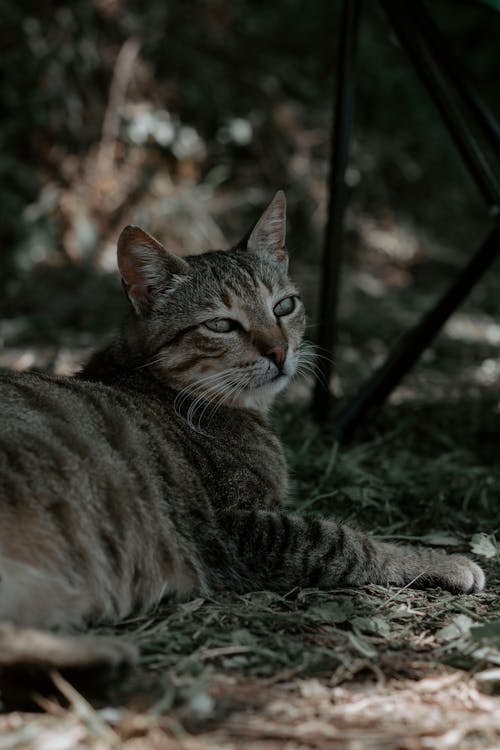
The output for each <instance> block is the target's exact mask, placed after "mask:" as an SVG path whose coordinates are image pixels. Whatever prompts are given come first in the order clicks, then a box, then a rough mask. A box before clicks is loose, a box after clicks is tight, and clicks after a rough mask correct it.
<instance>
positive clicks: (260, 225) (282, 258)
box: [240, 190, 288, 264]
mask: <svg viewBox="0 0 500 750" xmlns="http://www.w3.org/2000/svg"><path fill="white" fill-rule="evenodd" d="M285 240H286V198H285V193H284V192H283V190H278V192H277V193H276V195H275V196H274V198H273V199H272V201H271V203H270V204H269V205H268V207H267V208H266V210H265V211H264V213H263V214H262V216H261V217H260V219H259V220H258V222H257V224H256V225H255V226H254V228H253V229H252V231H251V232H250V234H249V235H248V237H247V239H246V248H247V250H249V251H250V252H251V253H259V254H263V253H266V254H271V255H272V256H274V258H275V259H276V260H277V261H278V262H279V263H280V264H281V263H283V264H288V253H287V251H286V247H285ZM243 242H244V241H243ZM240 246H243V244H241V245H240Z"/></svg>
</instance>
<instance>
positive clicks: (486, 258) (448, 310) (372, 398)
mask: <svg viewBox="0 0 500 750" xmlns="http://www.w3.org/2000/svg"><path fill="white" fill-rule="evenodd" d="M499 255H500V224H496V225H495V226H494V228H493V230H492V232H491V234H490V235H489V236H488V238H487V239H486V240H485V242H484V243H483V244H482V245H481V247H480V248H479V250H478V251H477V252H476V254H475V255H473V256H472V258H471V259H470V261H469V262H468V263H467V265H466V266H465V267H464V269H463V270H462V271H461V273H460V274H459V275H458V276H457V278H456V279H455V281H454V283H453V284H452V285H451V287H450V288H449V289H448V290H447V291H446V292H445V294H444V295H443V296H442V297H441V299H440V300H439V301H438V302H437V304H436V305H435V306H434V307H433V308H432V309H431V310H430V311H429V312H428V313H427V314H426V315H425V316H424V318H423V319H422V320H421V321H420V323H418V324H417V325H416V326H415V327H414V328H413V329H411V330H410V331H409V332H408V333H406V334H405V335H404V336H403V337H402V338H401V340H400V342H399V344H397V345H396V347H395V349H394V350H393V352H392V353H391V354H390V355H389V358H388V359H387V361H386V362H385V364H384V365H382V367H381V368H380V370H378V371H377V372H376V373H375V374H374V375H373V376H372V377H371V378H370V380H369V381H368V382H367V383H366V385H365V386H364V387H363V388H362V389H361V390H360V391H359V393H358V394H357V396H356V397H355V398H354V399H353V401H351V403H350V404H348V405H347V406H346V407H345V408H344V409H343V410H342V411H341V412H340V414H339V415H338V416H337V418H336V429H337V430H338V433H339V435H346V434H347V433H348V432H350V431H351V430H352V429H354V428H355V427H357V426H358V425H359V423H360V421H361V419H362V418H363V417H364V416H365V414H366V412H367V411H368V410H369V409H371V408H372V407H373V406H377V405H379V404H381V403H382V402H383V401H384V399H385V398H386V397H387V396H388V395H389V393H390V392H391V391H392V390H393V388H394V387H395V386H396V385H397V384H398V383H399V382H400V380H401V378H402V377H403V376H404V375H406V373H407V372H408V371H409V370H410V368H411V367H412V366H413V365H414V364H415V362H416V361H417V360H418V359H419V357H420V355H421V354H422V352H423V351H424V350H425V349H426V348H427V347H428V346H429V344H430V343H431V341H432V340H433V338H434V337H435V336H436V334H437V333H438V332H439V330H440V329H441V327H442V326H443V324H444V323H445V322H446V321H447V320H448V318H449V317H450V315H451V314H452V313H453V312H454V311H455V310H456V309H457V307H459V305H460V304H461V303H462V302H463V301H464V299H465V298H466V296H467V295H468V294H469V292H470V290H471V289H472V288H473V286H474V285H475V284H476V283H477V281H479V279H480V278H481V277H482V276H483V275H484V273H485V272H486V271H487V270H488V268H489V267H490V266H491V264H492V263H493V261H494V260H495V259H496V258H497V257H498V256H499Z"/></svg>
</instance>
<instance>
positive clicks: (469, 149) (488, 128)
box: [316, 0, 500, 435]
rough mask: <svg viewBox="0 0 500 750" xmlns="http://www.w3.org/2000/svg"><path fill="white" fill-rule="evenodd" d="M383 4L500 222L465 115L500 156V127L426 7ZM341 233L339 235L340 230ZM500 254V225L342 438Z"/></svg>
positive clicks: (397, 352)
mask: <svg viewBox="0 0 500 750" xmlns="http://www.w3.org/2000/svg"><path fill="white" fill-rule="evenodd" d="M380 3H381V5H382V7H383V8H384V10H385V12H386V14H387V16H388V18H389V20H390V22H391V25H392V26H393V28H394V31H395V32H396V35H397V36H398V38H399V40H400V42H401V45H402V47H403V48H404V49H405V50H406V51H407V53H408V54H409V56H410V59H411V61H412V63H413V66H414V68H415V70H416V71H417V73H418V75H419V76H420V77H421V79H422V81H423V83H424V85H425V87H426V89H427V91H428V93H429V94H430V96H431V98H432V99H433V100H434V103H435V105H436V107H437V109H438V111H439V113H440V115H441V117H442V119H443V122H444V124H445V126H446V127H447V129H448V131H449V133H450V136H451V138H452V140H453V141H454V143H455V145H456V147H457V149H458V151H459V153H460V154H461V156H462V158H463V160H464V162H465V164H466V166H467V167H468V169H469V171H470V173H471V175H472V177H473V178H474V180H475V182H476V185H477V187H478V189H479V190H480V192H481V193H482V195H483V197H484V198H485V199H486V201H487V203H488V204H489V206H490V209H491V211H492V214H493V215H496V216H497V217H498V215H499V211H500V191H499V188H498V184H497V181H496V179H495V177H494V176H493V173H492V171H491V170H490V168H489V165H488V163H487V161H486V159H485V158H484V154H483V151H482V149H481V148H480V146H479V144H478V143H477V141H476V140H475V138H474V135H473V133H472V132H471V129H470V127H469V126H468V124H467V122H466V120H465V119H464V114H465V111H466V110H467V109H468V114H469V116H470V117H471V118H474V121H475V125H476V126H477V127H478V129H480V130H481V131H482V132H483V135H484V136H485V137H486V138H487V139H488V140H489V142H490V145H492V146H493V147H494V148H496V149H497V150H498V151H499V152H500V143H499V142H498V138H497V136H498V126H497V125H496V122H495V121H494V118H492V116H491V115H490V113H489V112H488V111H487V109H486V108H485V107H484V105H482V103H481V102H479V100H478V99H477V98H476V97H475V96H474V93H473V91H472V90H471V89H470V88H469V87H468V84H466V83H464V81H463V80H461V76H460V71H459V70H456V69H455V64H454V62H453V61H452V58H451V56H448V55H447V51H446V49H445V48H444V47H443V43H442V39H441V38H440V36H439V32H438V31H437V29H436V28H435V27H434V26H433V22H432V19H431V18H430V16H428V15H427V13H426V10H425V8H424V6H423V5H420V4H418V5H416V4H411V3H410V4H402V3H401V2H399V0H380ZM440 45H441V48H440ZM459 105H460V106H459ZM336 231H339V228H338V227H337V230H336ZM499 253H500V225H499V224H498V222H497V223H496V225H495V227H494V228H493V230H492V232H491V234H490V235H489V236H488V238H487V239H486V240H485V242H484V243H483V245H482V246H481V247H480V248H479V250H478V251H477V252H476V254H475V255H474V256H473V257H472V258H471V259H470V260H469V262H468V263H467V264H466V266H465V268H464V269H463V271H462V272H461V273H460V274H459V275H458V276H457V277H456V279H455V280H454V282H453V283H452V284H451V286H450V287H449V288H448V289H447V291H446V292H445V293H444V294H443V296H442V297H441V299H440V300H439V301H438V302H437V303H436V305H435V306H434V307H433V308H432V309H431V310H430V311H429V312H428V313H427V314H426V315H425V316H424V317H423V318H422V320H421V321H420V322H419V323H418V324H417V325H416V326H415V327H414V328H412V329H411V330H410V331H409V332H408V333H406V334H405V335H404V336H403V337H402V338H401V340H400V341H399V343H398V344H397V345H396V347H395V348H394V350H393V351H392V352H391V353H390V354H389V357H388V359H387V361H386V362H385V364H384V365H383V366H382V367H381V368H380V369H379V370H378V371H377V372H376V373H375V374H374V375H373V376H372V377H371V378H370V379H369V381H368V382H367V383H366V384H365V385H364V386H363V387H362V388H361V390H360V391H359V393H358V394H357V395H356V396H355V398H354V399H353V400H352V401H351V403H349V404H348V405H347V406H346V407H345V408H344V409H342V410H341V411H340V413H339V414H338V416H337V418H336V429H337V433H338V434H339V435H345V434H346V433H348V432H350V431H351V430H352V429H353V428H354V427H356V426H357V425H359V423H360V422H361V420H362V418H363V417H364V416H365V414H366V413H367V411H368V410H369V409H370V408H372V407H373V406H376V405H379V404H381V403H382V402H383V401H384V399H386V398H387V396H388V395H389V394H390V393H391V391H392V390H393V389H394V388H395V387H396V386H397V385H398V383H399V382H400V381H401V380H402V378H403V377H404V376H405V375H406V374H407V373H408V371H409V370H410V369H411V367H412V366H413V365H414V364H415V362H416V361H417V360H418V359H419V357H420V355H421V354H422V352H423V351H424V350H425V349H426V347H427V346H429V344H430V342H431V341H432V340H433V338H434V337H435V336H436V334H437V333H438V332H439V330H440V329H441V328H442V326H443V325H444V323H445V322H446V321H447V320H448V318H449V317H450V315H451V314H452V313H453V312H454V311H455V310H456V309H457V307H458V306H459V305H460V304H461V303H462V302H463V300H464V299H465V297H466V296H467V295H468V293H469V292H470V290H471V289H472V287H473V286H474V285H475V284H476V283H477V281H478V280H479V279H480V278H481V277H482V276H483V275H484V273H485V272H486V271H487V270H488V268H489V267H490V266H491V264H492V263H493V261H494V260H495V259H496V257H497V256H498V255H499ZM338 262H340V261H338ZM324 288H325V279H324ZM334 322H336V321H334ZM330 337H331V339H330V341H333V338H332V337H333V331H331V332H330ZM327 346H328V344H327ZM328 374H329V371H328ZM325 403H326V402H325V400H323V401H322V402H320V401H319V399H317V400H316V405H318V404H320V405H323V407H325ZM324 411H326V409H325V408H323V412H324ZM316 413H318V409H316Z"/></svg>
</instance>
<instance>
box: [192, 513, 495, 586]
mask: <svg viewBox="0 0 500 750" xmlns="http://www.w3.org/2000/svg"><path fill="white" fill-rule="evenodd" d="M219 522H220V528H221V532H222V534H223V536H224V537H225V539H226V540H227V548H228V555H229V557H230V559H229V561H228V563H229V565H230V567H231V569H232V570H234V571H235V572H236V571H237V575H232V573H229V574H228V578H227V583H228V585H231V586H232V587H236V588H239V589H245V588H246V589H249V588H254V589H255V588H269V589H276V590H284V589H291V588H293V587H295V586H303V587H317V588H322V589H328V588H333V587H335V586H343V585H347V586H359V585H364V584H368V583H376V584H381V585H390V584H393V585H396V586H405V585H407V584H411V585H413V586H415V587H418V588H429V587H441V588H444V589H447V590H449V591H452V592H456V593H460V592H465V593H472V592H477V591H481V590H482V588H483V587H484V583H485V579H484V574H483V571H482V570H481V568H480V567H479V566H478V565H476V564H475V563H474V562H472V561H471V560H469V559H468V558H467V557H463V556H461V555H447V554H445V553H443V552H439V551H437V550H432V549H425V548H417V547H403V546H401V547H400V546H397V545H395V544H387V543H384V542H379V541H377V540H375V539H372V538H370V537H369V536H367V535H365V534H363V533H362V532H360V531H356V530H355V529H352V528H350V527H349V526H345V525H344V524H341V523H336V522H334V521H325V520H321V519H318V518H299V517H297V516H290V515H287V514H285V513H271V512H266V511H240V512H238V511H236V512H235V511H231V512H226V513H223V514H221V515H220V516H219ZM202 553H203V547H202ZM206 559H207V563H208V565H209V566H210V555H208V557H207V558H206ZM217 567H218V566H217V565H215V568H217ZM221 572H222V571H220V570H217V569H215V570H214V574H215V576H214V581H217V582H220V579H221Z"/></svg>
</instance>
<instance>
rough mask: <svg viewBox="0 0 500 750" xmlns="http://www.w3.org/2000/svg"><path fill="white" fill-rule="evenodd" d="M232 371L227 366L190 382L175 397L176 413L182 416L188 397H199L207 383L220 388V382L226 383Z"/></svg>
mask: <svg viewBox="0 0 500 750" xmlns="http://www.w3.org/2000/svg"><path fill="white" fill-rule="evenodd" d="M231 372H232V369H231V368H227V369H225V370H221V371H220V372H216V373H211V374H210V375H206V376H205V377H203V378H200V379H199V380H198V381H196V382H195V383H190V384H189V385H188V386H185V387H184V388H182V389H181V390H180V391H179V392H178V394H177V395H176V397H175V399H174V409H175V412H176V414H177V415H178V416H182V415H181V409H182V407H183V405H184V403H185V401H186V400H187V399H188V398H190V397H193V396H196V398H197V397H198V396H199V395H200V393H199V392H200V391H201V394H203V393H204V391H205V386H206V385H210V386H212V385H213V386H214V387H215V388H219V385H220V383H224V382H225V378H226V376H227V375H228V374H230V373H231ZM214 381H215V382H214Z"/></svg>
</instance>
